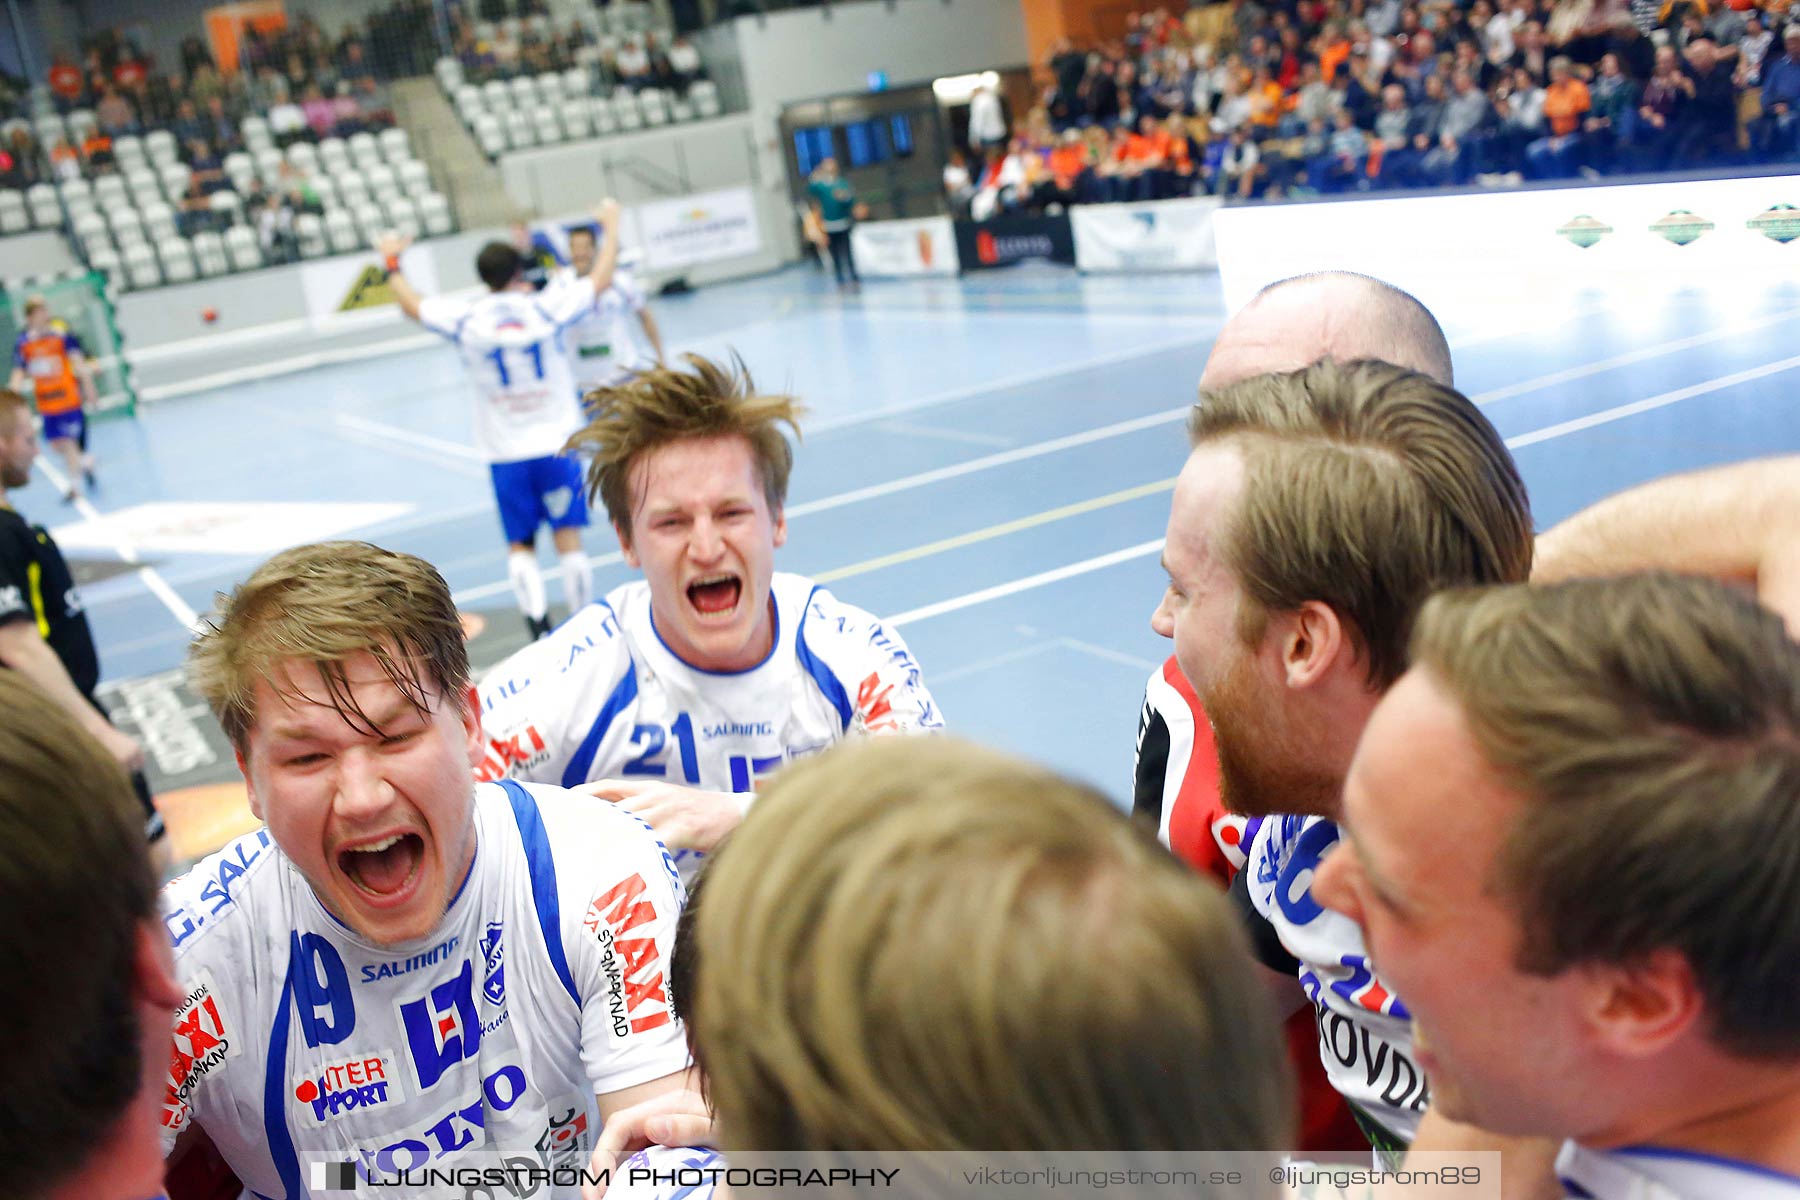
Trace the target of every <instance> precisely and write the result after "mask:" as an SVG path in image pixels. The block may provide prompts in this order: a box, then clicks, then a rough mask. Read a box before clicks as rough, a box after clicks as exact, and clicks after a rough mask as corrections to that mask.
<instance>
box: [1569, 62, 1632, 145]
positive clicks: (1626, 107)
mask: <svg viewBox="0 0 1800 1200" xmlns="http://www.w3.org/2000/svg"><path fill="white" fill-rule="evenodd" d="M1588 92H1589V94H1590V95H1591V96H1592V97H1593V107H1592V108H1591V109H1589V110H1588V116H1587V120H1586V121H1585V122H1583V124H1582V129H1583V131H1584V134H1585V137H1584V139H1583V140H1584V142H1585V147H1584V151H1583V153H1584V154H1585V156H1586V158H1587V160H1588V162H1589V163H1590V164H1591V165H1592V166H1593V167H1595V168H1596V169H1597V170H1600V171H1607V170H1610V169H1612V167H1613V166H1614V165H1615V164H1616V163H1617V162H1618V159H1619V148H1620V147H1621V146H1623V145H1625V143H1626V142H1627V141H1628V139H1629V135H1630V132H1631V128H1632V124H1633V122H1634V121H1635V120H1636V117H1637V104H1638V87H1637V85H1636V84H1635V83H1633V82H1632V80H1631V79H1630V77H1628V76H1627V75H1626V74H1625V71H1624V67H1623V64H1621V63H1620V61H1619V56H1618V55H1617V54H1615V53H1612V52H1611V51H1608V52H1607V53H1606V54H1604V55H1602V56H1601V58H1600V73H1599V74H1598V75H1596V76H1595V77H1594V82H1593V85H1592V86H1591V87H1589V88H1588Z"/></svg>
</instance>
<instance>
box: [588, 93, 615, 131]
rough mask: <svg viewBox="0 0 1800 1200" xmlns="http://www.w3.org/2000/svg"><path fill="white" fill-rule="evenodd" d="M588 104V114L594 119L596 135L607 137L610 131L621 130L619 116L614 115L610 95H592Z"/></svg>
mask: <svg viewBox="0 0 1800 1200" xmlns="http://www.w3.org/2000/svg"><path fill="white" fill-rule="evenodd" d="M587 106H588V116H589V117H590V118H591V119H592V123H593V127H594V135H595V136H596V137H605V136H606V135H607V134H609V133H617V132H618V131H619V118H618V117H616V116H614V115H613V102H612V100H611V98H610V97H607V96H593V97H590V98H589V100H588V102H587Z"/></svg>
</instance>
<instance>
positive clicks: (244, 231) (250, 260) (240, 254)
mask: <svg viewBox="0 0 1800 1200" xmlns="http://www.w3.org/2000/svg"><path fill="white" fill-rule="evenodd" d="M225 253H226V254H228V255H230V256H231V269H232V270H234V271H254V270H255V269H256V268H258V267H260V266H262V265H263V256H262V247H261V246H259V245H257V244H256V235H255V234H254V233H252V232H250V228H249V226H247V225H233V226H232V227H231V228H230V229H227V230H226V231H225Z"/></svg>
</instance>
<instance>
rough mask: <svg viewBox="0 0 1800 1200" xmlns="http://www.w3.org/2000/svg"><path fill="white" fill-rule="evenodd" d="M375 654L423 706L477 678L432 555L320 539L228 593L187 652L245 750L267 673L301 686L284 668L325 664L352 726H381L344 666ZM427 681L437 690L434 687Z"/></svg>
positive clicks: (199, 683) (201, 687) (322, 668)
mask: <svg viewBox="0 0 1800 1200" xmlns="http://www.w3.org/2000/svg"><path fill="white" fill-rule="evenodd" d="M360 653H367V654H369V655H371V656H372V657H373V658H374V659H375V661H376V663H377V664H379V666H380V667H381V670H382V673H383V674H385V675H386V676H387V678H388V679H389V680H391V681H392V682H393V684H394V686H395V687H397V688H398V689H399V690H400V693H401V695H403V696H405V697H406V699H407V700H408V701H410V702H411V704H412V705H413V707H414V708H416V709H418V710H419V711H420V712H421V713H428V712H430V711H431V710H432V708H433V699H434V695H433V693H434V692H435V697H436V698H437V699H444V698H449V697H457V696H460V695H461V694H462V692H463V691H464V690H465V689H467V688H468V686H469V651H468V646H467V644H466V643H465V642H464V640H463V628H462V621H461V619H460V618H459V617H458V616H457V613H456V604H455V602H454V601H452V600H451V598H450V587H449V585H448V584H446V583H445V582H444V577H443V576H442V575H439V574H438V572H437V569H436V568H435V567H433V566H432V565H431V564H430V563H428V562H426V561H425V560H424V559H422V558H417V557H415V556H413V555H411V554H402V553H399V552H398V551H394V550H384V549H382V548H381V547H380V546H373V545H370V544H369V543H368V542H320V543H317V544H315V545H310V546H297V547H295V548H294V549H292V550H285V551H283V552H282V553H280V554H277V555H276V556H275V557H274V558H271V559H270V560H269V561H268V562H266V563H264V564H263V565H262V566H260V567H258V568H257V569H256V570H255V571H254V572H253V573H252V574H251V576H250V578H248V579H246V580H245V581H244V582H243V583H241V584H239V585H238V587H237V588H236V590H234V591H233V592H232V593H231V594H230V595H221V596H220V597H219V606H218V611H217V612H216V613H215V614H214V615H212V616H210V617H209V618H208V619H207V622H206V627H205V628H204V629H203V630H202V631H201V633H200V636H199V637H197V638H196V639H195V640H194V644H193V645H192V646H191V647H190V648H189V650H188V675H189V678H190V679H191V681H192V682H193V685H194V687H195V689H196V690H198V691H199V693H200V694H201V695H202V696H204V697H205V698H206V702H207V704H208V705H210V706H211V707H212V711H213V715H214V716H216V717H217V718H218V719H219V724H220V725H221V726H223V727H224V729H225V735H226V736H227V737H229V738H230V739H231V744H232V745H233V746H235V747H236V748H237V749H238V751H239V752H240V753H241V752H243V751H244V750H245V749H246V745H247V739H248V738H249V734H250V730H251V727H252V726H253V725H254V724H255V722H256V711H255V704H254V694H255V690H256V685H257V683H258V682H259V681H266V682H267V683H268V684H269V686H270V687H271V688H273V689H275V691H276V693H277V694H278V695H286V694H291V692H290V685H289V684H288V683H287V682H285V681H284V678H283V677H282V671H283V668H284V666H285V665H287V664H294V663H303V664H309V665H311V666H314V667H316V668H318V671H319V674H320V676H321V677H322V678H323V679H324V682H325V689H326V693H327V695H328V696H329V697H330V699H331V703H332V707H333V708H335V709H336V710H337V711H338V712H339V713H340V714H341V715H342V716H343V717H344V719H345V720H346V721H348V722H349V723H350V725H351V727H352V728H354V729H358V730H362V731H373V730H375V729H376V726H375V724H374V722H372V721H371V720H369V718H368V715H367V714H366V713H364V712H363V711H362V709H361V708H360V707H358V706H357V704H356V701H355V699H354V697H353V696H352V695H351V692H350V687H349V683H348V681H347V680H346V678H345V675H344V663H345V661H346V660H348V659H349V658H351V657H352V656H353V655H356V654H360ZM428 685H429V690H428Z"/></svg>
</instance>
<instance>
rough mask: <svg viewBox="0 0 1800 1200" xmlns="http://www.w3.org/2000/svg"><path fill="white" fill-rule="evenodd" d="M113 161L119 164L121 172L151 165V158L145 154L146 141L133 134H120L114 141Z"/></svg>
mask: <svg viewBox="0 0 1800 1200" xmlns="http://www.w3.org/2000/svg"><path fill="white" fill-rule="evenodd" d="M112 148H113V159H114V161H116V162H117V163H118V164H119V169H120V170H121V171H129V170H132V169H133V168H134V167H147V166H149V165H150V156H149V155H148V154H146V153H145V152H144V139H143V138H140V137H135V136H133V135H132V134H129V133H125V134H120V135H119V136H118V137H116V138H114V139H113V144H112Z"/></svg>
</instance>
